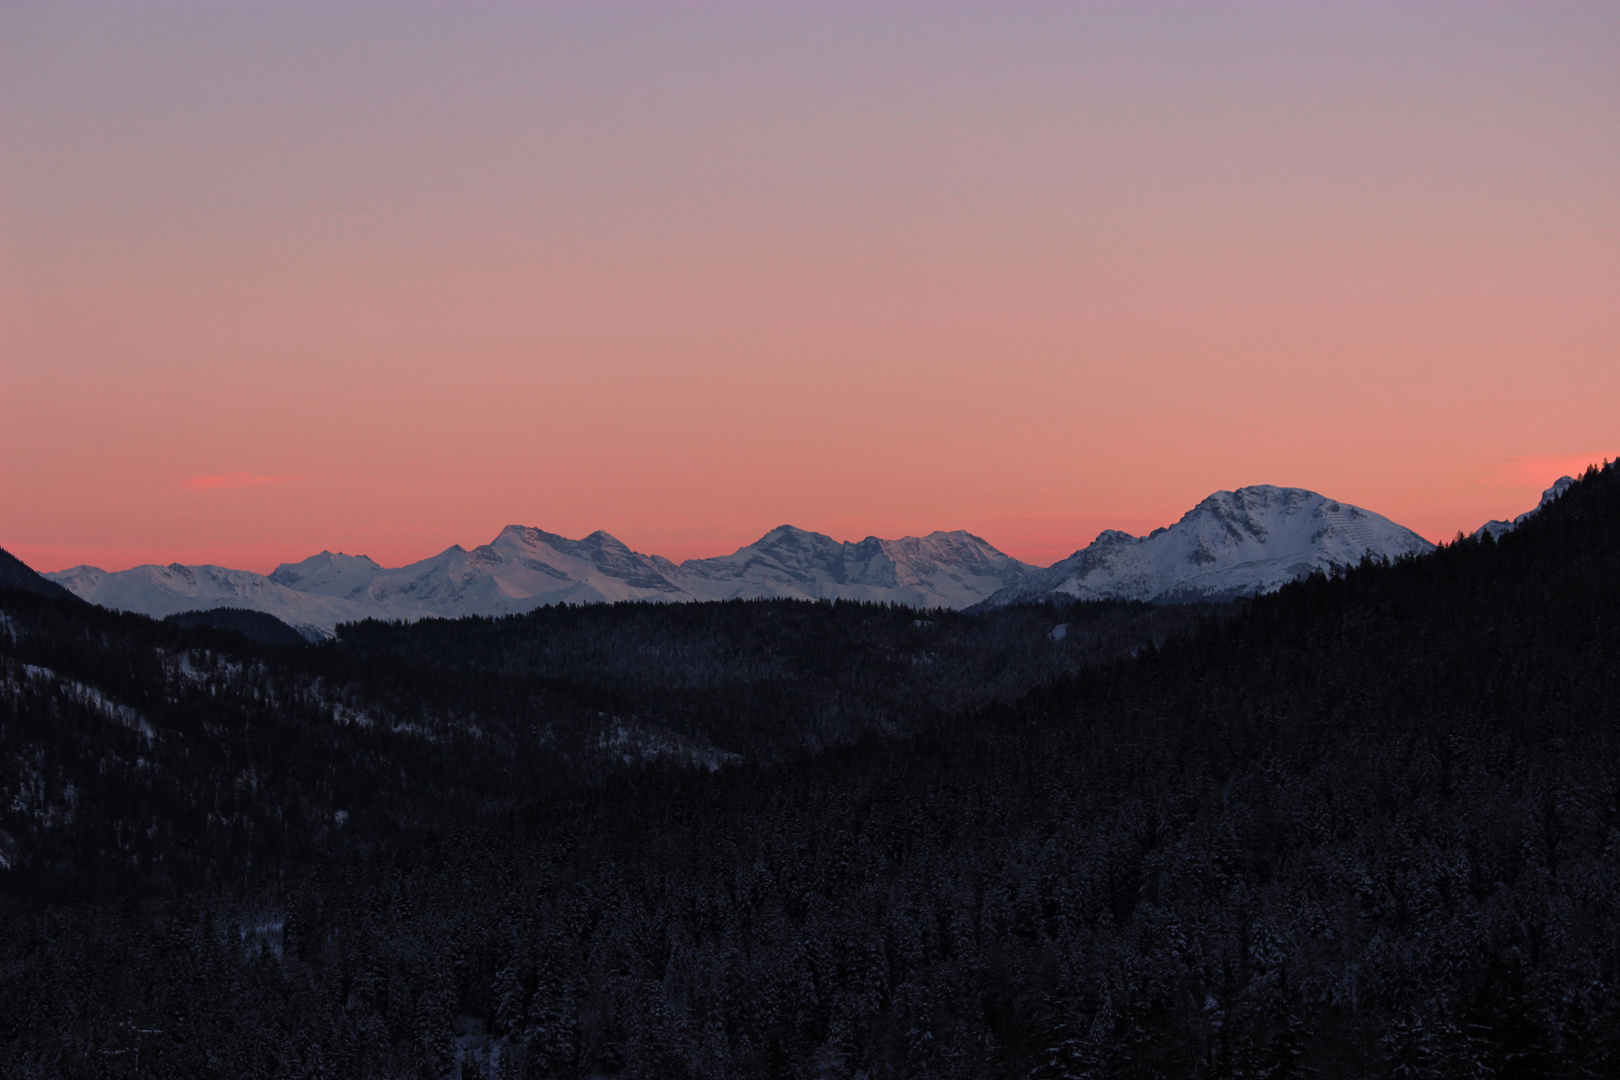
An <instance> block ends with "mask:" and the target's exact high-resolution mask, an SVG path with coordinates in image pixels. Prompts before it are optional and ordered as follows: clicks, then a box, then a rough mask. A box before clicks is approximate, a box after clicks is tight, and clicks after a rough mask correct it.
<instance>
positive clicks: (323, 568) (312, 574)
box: [51, 485, 1433, 639]
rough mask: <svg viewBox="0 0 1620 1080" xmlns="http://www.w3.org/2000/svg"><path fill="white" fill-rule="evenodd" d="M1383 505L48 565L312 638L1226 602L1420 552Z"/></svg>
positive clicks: (1247, 505) (1283, 504) (514, 528)
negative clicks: (710, 552) (749, 611)
mask: <svg viewBox="0 0 1620 1080" xmlns="http://www.w3.org/2000/svg"><path fill="white" fill-rule="evenodd" d="M1432 547H1433V545H1432V544H1430V543H1429V542H1428V541H1427V540H1424V539H1423V538H1422V537H1420V536H1418V535H1417V534H1416V533H1414V532H1412V531H1411V530H1409V529H1406V528H1403V527H1401V526H1399V525H1396V524H1395V523H1394V522H1392V521H1390V520H1389V519H1387V518H1383V517H1380V516H1379V515H1377V514H1374V513H1372V512H1370V511H1367V510H1362V509H1360V508H1358V507H1354V506H1350V505H1348V504H1344V503H1338V502H1335V501H1333V500H1331V499H1327V498H1325V497H1323V496H1321V495H1317V494H1315V493H1313V492H1309V491H1305V490H1303V489H1301V488H1278V487H1271V486H1268V485H1260V486H1256V487H1246V488H1239V489H1238V490H1237V491H1220V492H1216V493H1215V494H1214V495H1211V496H1210V497H1209V498H1207V499H1205V500H1204V501H1203V502H1201V503H1199V504H1198V505H1197V506H1196V507H1194V508H1193V509H1192V510H1190V511H1188V513H1187V514H1186V515H1184V516H1183V517H1182V519H1181V520H1180V521H1178V522H1177V523H1176V524H1174V525H1172V526H1170V527H1168V528H1164V529H1158V530H1155V531H1154V532H1153V533H1152V534H1150V535H1148V536H1145V537H1133V536H1129V535H1127V534H1126V533H1122V532H1118V531H1112V530H1111V531H1109V532H1105V533H1104V534H1103V535H1102V536H1100V537H1098V538H1097V540H1096V541H1095V542H1094V543H1092V544H1091V545H1090V546H1089V547H1086V548H1084V549H1083V550H1081V551H1078V552H1076V553H1075V554H1074V555H1072V556H1070V557H1069V558H1067V559H1064V560H1063V561H1061V562H1059V563H1058V564H1056V565H1055V566H1052V567H1050V568H1048V569H1045V570H1042V569H1040V568H1038V567H1034V566H1030V565H1029V564H1027V563H1023V562H1020V561H1018V560H1017V559H1014V558H1012V557H1011V556H1008V555H1005V554H1003V553H1002V552H1000V551H997V550H996V549H995V548H994V547H991V546H990V545H989V544H988V543H986V542H985V541H983V540H981V539H980V538H978V537H977V536H974V535H972V534H971V533H967V532H960V531H958V532H935V533H930V534H929V535H927V536H920V537H919V536H907V537H903V538H902V539H899V540H882V539H879V538H878V537H875V536H869V537H867V538H866V539H865V540H861V541H859V542H858V543H852V542H839V541H837V540H834V539H832V538H831V537H829V536H823V535H822V534H820V533H813V532H806V531H805V530H803V529H796V528H794V527H792V526H791V525H783V526H781V527H779V528H776V529H772V530H771V531H770V532H768V533H766V534H765V535H764V536H762V537H760V538H759V539H758V540H756V541H755V542H754V543H752V544H749V545H747V546H746V547H743V548H740V549H739V550H737V551H736V552H734V553H733V554H731V555H726V556H721V557H719V558H712V559H689V560H687V561H686V562H683V563H680V564H679V565H677V564H675V563H673V562H671V561H670V560H668V559H665V558H661V557H659V556H657V555H642V554H640V553H638V552H635V551H632V550H630V548H628V547H626V546H625V545H624V544H623V543H621V542H620V541H618V540H616V539H615V538H613V537H612V536H609V535H608V534H607V533H604V532H596V533H592V534H591V535H590V536H587V537H585V539H583V540H570V539H568V538H567V537H563V536H558V535H556V534H554V533H548V532H544V531H542V530H540V529H532V528H526V527H523V526H520V525H511V526H508V527H507V528H505V529H503V530H502V531H501V533H500V535H499V536H497V537H496V538H495V539H494V540H493V541H491V542H490V543H488V544H485V545H483V546H482V547H477V548H473V549H472V550H471V551H469V550H467V549H465V548H462V547H461V546H459V545H457V546H455V547H452V548H449V549H448V550H446V551H444V552H442V553H440V554H439V555H436V556H434V557H433V558H430V559H424V560H422V561H421V562H417V563H412V564H411V565H409V566H404V567H399V568H397V569H389V568H386V567H383V566H381V565H379V564H378V563H377V562H376V561H374V560H372V559H370V558H367V557H366V556H363V555H344V554H334V553H332V552H329V551H323V552H321V553H320V554H319V555H313V556H311V557H309V558H307V559H305V560H303V561H302V562H297V563H286V564H283V565H282V566H280V567H278V568H277V569H276V570H275V571H274V572H272V573H271V574H269V575H263V574H256V573H252V572H250V571H246V570H228V569H225V568H223V567H218V566H181V565H179V564H178V563H176V564H174V565H171V566H166V567H165V566H138V567H135V568H134V569H131V570H124V571H120V572H117V573H107V572H106V571H104V570H99V569H97V568H95V567H89V566H80V567H76V568H74V569H72V570H65V571H62V572H60V573H56V574H52V575H51V578H52V579H53V580H54V581H56V582H58V583H60V584H61V585H63V586H65V587H66V588H68V589H70V590H72V591H73V592H74V593H75V594H76V595H78V596H80V597H82V598H84V599H86V600H90V601H92V602H94V603H98V604H101V605H103V606H105V607H110V608H118V609H121V610H125V611H136V612H140V613H142V614H146V615H152V616H157V617H162V616H166V615H170V614H174V613H176V612H180V611H185V610H190V609H195V608H211V607H216V606H226V607H240V608H249V609H253V610H256V611H263V612H267V613H269V614H271V615H274V616H276V617H277V618H279V619H281V620H282V621H284V622H286V623H289V624H291V625H293V626H295V627H298V628H299V629H300V630H301V631H303V632H304V633H305V634H306V636H309V637H311V638H312V639H313V638H318V637H322V636H325V635H329V634H330V633H331V632H332V631H333V630H334V628H335V627H336V626H337V625H338V624H339V623H342V622H356V621H359V620H360V619H365V618H379V619H407V620H414V619H420V618H428V617H441V618H442V617H450V618H454V617H457V616H462V615H505V614H514V613H519V612H523V611H529V610H533V609H534V608H537V607H544V606H547V605H553V604H584V603H603V602H608V603H613V602H622V601H653V602H677V601H687V602H690V601H706V600H735V599H764V598H775V599H800V600H860V601H871V602H877V603H887V604H901V605H905V606H907V607H912V608H918V609H938V608H948V609H953V610H959V609H963V608H970V607H1004V606H1006V605H1008V604H1012V603H1028V602H1040V601H1042V600H1047V599H1054V600H1060V601H1065V602H1066V601H1070V600H1075V599H1082V600H1145V601H1150V602H1156V603H1167V602H1180V601H1183V600H1220V599H1228V598H1231V597H1234V596H1241V595H1248V594H1253V593H1261V592H1269V591H1271V590H1274V589H1276V588H1278V587H1280V586H1281V585H1283V584H1284V583H1285V582H1288V581H1292V580H1294V579H1296V578H1299V577H1303V576H1305V575H1308V574H1310V573H1312V572H1315V571H1318V570H1327V569H1329V568H1331V567H1333V566H1335V565H1346V564H1352V563H1356V562H1359V561H1360V560H1361V559H1362V558H1364V557H1366V556H1369V555H1370V556H1373V557H1374V558H1387V559H1396V558H1400V557H1402V556H1405V555H1411V554H1417V553H1421V552H1424V551H1428V550H1430V549H1431V548H1432Z"/></svg>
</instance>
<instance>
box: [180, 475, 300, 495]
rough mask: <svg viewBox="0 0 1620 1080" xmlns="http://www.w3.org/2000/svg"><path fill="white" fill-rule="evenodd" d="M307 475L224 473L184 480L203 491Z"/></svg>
mask: <svg viewBox="0 0 1620 1080" xmlns="http://www.w3.org/2000/svg"><path fill="white" fill-rule="evenodd" d="M308 479H309V477H307V476H260V475H258V474H257V473H245V472H237V473H225V474H224V475H222V476H193V477H189V478H188V479H187V480H186V482H185V485H184V486H185V487H186V488H188V489H190V490H192V491H203V490H209V489H213V488H244V487H263V486H264V485H266V484H292V483H296V482H297V481H299V480H308Z"/></svg>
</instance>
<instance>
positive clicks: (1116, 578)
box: [989, 484, 1434, 606]
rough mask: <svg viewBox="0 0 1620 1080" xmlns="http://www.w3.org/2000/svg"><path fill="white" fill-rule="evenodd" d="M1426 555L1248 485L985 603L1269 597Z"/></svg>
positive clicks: (1102, 545)
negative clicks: (1309, 578)
mask: <svg viewBox="0 0 1620 1080" xmlns="http://www.w3.org/2000/svg"><path fill="white" fill-rule="evenodd" d="M1433 546H1434V545H1433V544H1430V543H1429V542H1428V541H1427V540H1425V539H1423V538H1422V537H1421V536H1419V535H1417V534H1416V533H1414V532H1412V531H1411V530H1410V529H1406V528H1403V527H1402V526H1400V525H1397V524H1395V523H1394V522H1393V521H1390V520H1389V519H1388V518H1385V517H1381V516H1380V515H1378V514H1374V513H1372V512H1371V511H1368V510H1363V509H1362V508H1360V507H1359V506H1351V505H1349V504H1348V503H1341V502H1339V501H1337V500H1335V499H1329V498H1327V497H1325V496H1323V495H1318V494H1317V493H1316V492H1314V491H1307V490H1306V489H1304V488H1285V487H1276V486H1274V485H1271V484H1256V485H1253V486H1251V487H1243V488H1238V489H1237V490H1236V491H1217V492H1215V493H1214V494H1212V495H1210V496H1208V497H1207V498H1205V499H1203V500H1201V501H1200V502H1199V503H1198V505H1196V506H1194V507H1193V508H1192V509H1191V510H1189V511H1187V513H1186V514H1184V515H1182V517H1181V520H1179V521H1177V522H1176V524H1174V525H1172V526H1169V527H1168V528H1163V529H1155V530H1154V531H1153V532H1152V533H1150V534H1149V535H1147V536H1144V537H1140V538H1138V537H1133V536H1131V535H1129V534H1128V533H1122V532H1118V531H1117V530H1108V531H1106V532H1104V533H1102V534H1100V535H1099V536H1098V537H1097V539H1096V540H1094V541H1092V542H1091V544H1090V545H1088V546H1087V547H1085V548H1082V549H1081V550H1080V551H1077V552H1075V553H1074V554H1073V555H1070V556H1069V557H1068V558H1067V559H1064V560H1062V561H1061V562H1058V563H1056V564H1054V565H1053V566H1051V567H1049V568H1048V569H1046V570H1042V571H1038V572H1036V573H1035V574H1033V575H1031V576H1030V578H1029V580H1028V581H1026V582H1024V583H1022V584H1021V585H1018V586H1015V587H1013V588H1010V589H1005V590H1003V591H1002V592H999V593H997V594H996V595H995V596H994V597H992V598H991V600H990V601H989V602H990V604H992V605H996V606H999V605H1003V604H1009V603H1018V602H1024V601H1034V600H1044V599H1053V598H1059V599H1061V598H1078V599H1086V600H1091V599H1098V600H1101V599H1114V600H1149V601H1155V602H1161V603H1162V602H1170V601H1178V600H1193V599H1215V598H1224V597H1230V596H1239V595H1243V594H1246V593H1260V592H1270V591H1272V590H1274V589H1277V588H1280V587H1281V586H1283V585H1284V584H1286V583H1287V582H1289V581H1292V580H1294V579H1295V578H1298V577H1303V576H1305V575H1307V574H1309V573H1311V572H1312V571H1314V570H1325V569H1327V568H1329V567H1330V566H1333V565H1343V564H1347V563H1356V562H1359V561H1361V559H1362V557H1363V556H1365V555H1373V556H1382V557H1389V558H1398V557H1401V556H1403V555H1414V554H1418V553H1421V552H1424V551H1428V550H1430V549H1431V548H1433Z"/></svg>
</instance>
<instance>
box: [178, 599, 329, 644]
mask: <svg viewBox="0 0 1620 1080" xmlns="http://www.w3.org/2000/svg"><path fill="white" fill-rule="evenodd" d="M163 621H164V622H166V623H173V624H174V625H176V626H184V627H188V628H189V627H199V626H206V627H208V628H209V629H212V630H227V631H229V632H231V633H233V634H241V635H242V636H243V637H245V638H247V639H248V640H249V641H257V642H258V643H259V644H261V645H303V644H305V642H306V639H305V637H304V635H303V634H300V633H299V632H298V631H297V630H294V629H293V628H292V627H290V626H288V625H287V624H286V623H284V622H282V621H281V620H280V619H278V618H276V617H275V616H274V615H271V614H269V613H267V612H263V611H249V610H248V609H246V608H233V607H217V608H209V609H207V610H206V611H181V612H178V613H176V614H174V615H167V616H164V619H163Z"/></svg>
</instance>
